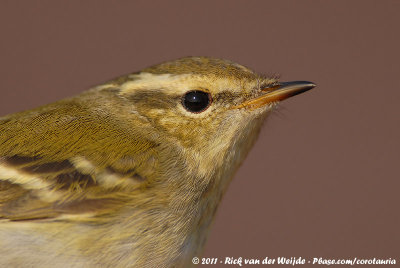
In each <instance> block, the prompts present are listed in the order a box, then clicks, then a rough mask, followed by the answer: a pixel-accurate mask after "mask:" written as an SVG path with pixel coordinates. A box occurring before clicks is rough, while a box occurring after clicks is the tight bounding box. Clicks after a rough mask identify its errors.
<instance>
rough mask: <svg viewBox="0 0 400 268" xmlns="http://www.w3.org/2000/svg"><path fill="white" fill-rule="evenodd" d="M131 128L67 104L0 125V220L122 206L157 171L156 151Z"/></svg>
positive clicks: (100, 113) (107, 115) (105, 115)
mask: <svg viewBox="0 0 400 268" xmlns="http://www.w3.org/2000/svg"><path fill="white" fill-rule="evenodd" d="M130 123H133V122H130ZM132 129H133V128H132V126H127V122H121V121H119V120H118V118H115V117H114V116H113V115H112V114H110V113H108V112H107V111H105V110H104V111H103V110H102V111H93V110H92V108H90V107H88V106H86V105H82V104H80V103H76V102H74V101H73V100H72V101H71V100H70V101H62V102H58V103H55V104H51V105H47V106H44V107H42V108H38V109H35V110H31V111H27V112H22V113H17V114H14V115H10V116H7V117H3V118H0V218H3V219H4V218H6V219H10V220H33V219H43V218H55V217H59V216H61V215H64V216H65V215H98V214H101V213H108V212H109V211H110V210H112V211H114V210H115V209H116V208H117V207H122V205H123V204H124V202H126V201H127V200H129V198H131V196H132V195H134V192H135V191H137V190H138V189H140V188H141V187H142V186H143V184H145V183H148V179H149V178H151V177H152V171H153V170H154V169H155V166H156V165H157V163H156V157H155V148H156V147H157V144H156V143H154V142H151V141H149V140H148V139H146V138H145V137H143V136H142V135H140V134H137V132H134V131H133V130H132Z"/></svg>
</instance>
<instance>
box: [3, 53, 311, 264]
mask: <svg viewBox="0 0 400 268" xmlns="http://www.w3.org/2000/svg"><path fill="white" fill-rule="evenodd" d="M314 86H315V85H314V84H313V83H311V82H305V81H297V82H279V81H278V80H277V79H276V78H273V77H265V76H262V75H259V74H257V73H255V72H253V71H251V70H250V69H248V68H246V67H244V66H241V65H239V64H236V63H233V62H231V61H227V60H222V59H214V58H208V57H186V58H181V59H177V60H174V61H169V62H165V63H161V64H158V65H155V66H153V67H149V68H146V69H143V70H142V71H140V72H136V73H131V74H128V75H125V76H121V77H119V78H116V79H114V80H111V81H108V82H106V83H104V84H101V85H99V86H96V87H93V88H91V89H89V90H88V91H85V92H83V93H81V94H79V95H77V96H75V97H72V98H67V99H64V100H61V101H58V102H55V103H52V104H48V105H45V106H42V107H39V108H36V109H32V110H28V111H24V112H19V113H15V114H11V115H8V116H4V117H2V118H0V266H1V267H189V266H191V265H192V258H193V257H195V256H201V251H202V248H203V246H204V244H205V241H206V237H207V234H208V232H209V229H210V224H211V223H212V221H213V218H214V216H215V213H216V210H217V207H218V204H219V203H220V200H221V198H222V196H223V194H224V193H225V191H226V189H227V186H228V184H229V182H230V181H231V179H232V177H233V175H234V173H235V171H236V170H237V169H238V167H239V165H240V163H242V161H243V160H244V158H245V157H246V155H247V154H248V152H249V150H250V149H251V147H252V146H253V144H254V142H255V140H256V138H257V136H258V134H259V131H260V128H261V126H262V123H263V121H264V119H265V118H266V116H267V115H268V114H270V112H271V111H272V110H273V109H274V108H275V107H276V106H277V104H278V103H279V102H280V101H282V100H284V99H286V98H288V97H291V96H294V95H296V94H299V93H302V92H305V91H307V90H309V89H311V88H313V87H314Z"/></svg>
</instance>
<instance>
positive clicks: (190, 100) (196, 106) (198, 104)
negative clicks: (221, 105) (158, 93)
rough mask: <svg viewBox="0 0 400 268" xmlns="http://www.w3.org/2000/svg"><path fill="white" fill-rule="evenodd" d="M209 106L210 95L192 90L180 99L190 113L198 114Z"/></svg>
mask: <svg viewBox="0 0 400 268" xmlns="http://www.w3.org/2000/svg"><path fill="white" fill-rule="evenodd" d="M210 104H211V95H210V94H209V93H207V92H204V91H199V90H194V91H189V92H187V93H186V94H185V95H184V96H183V99H182V105H183V107H185V109H186V110H188V111H189V112H192V113H200V112H202V111H204V110H205V109H207V108H208V106H210Z"/></svg>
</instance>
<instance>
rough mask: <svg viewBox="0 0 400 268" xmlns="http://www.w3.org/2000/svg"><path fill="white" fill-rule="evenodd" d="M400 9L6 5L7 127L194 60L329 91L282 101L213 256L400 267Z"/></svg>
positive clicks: (1, 27)
mask: <svg viewBox="0 0 400 268" xmlns="http://www.w3.org/2000/svg"><path fill="white" fill-rule="evenodd" d="M399 12H400V2H399V1H387V0H386V1H368V0H358V1H343V0H339V1H305V0H303V1H286V0H276V1H256V0H254V1H244V0H243V1H222V0H220V1H206V0H203V1H183V0H182V1H172V0H170V1H122V0H121V1H99V0H96V1H94V0H86V1H50V0H41V1H11V0H1V1H0V34H1V37H0V41H1V42H0V93H1V94H0V96H1V97H0V116H1V115H5V114H8V113H13V112H17V111H20V110H25V109H29V108H33V107H36V106H38V105H42V104H46V103H49V102H53V101H55V100H58V99H61V98H64V97H67V96H72V95H75V94H77V93H79V92H81V91H83V90H85V89H88V88H89V87H91V86H93V85H96V84H99V83H102V82H104V81H106V80H108V79H110V78H114V77H116V76H119V75H122V74H126V73H130V72H134V71H138V70H140V69H142V68H144V67H147V66H150V65H153V64H156V63H160V62H162V61H166V60H171V59H175V58H178V57H182V56H189V55H199V56H200V55H201V56H212V57H218V58H226V59H230V60H233V61H236V62H238V63H241V64H243V65H245V66H248V67H250V68H252V69H254V70H256V71H257V72H260V73H264V74H271V75H276V74H279V75H280V77H281V80H282V81H290V80H309V81H313V82H315V83H316V84H317V85H318V86H317V88H315V89H313V90H311V91H309V92H307V93H305V94H302V95H299V96H296V97H294V98H291V99H289V100H287V101H285V102H284V103H282V105H281V108H280V109H279V111H277V112H276V113H274V115H273V116H271V117H270V118H269V119H268V121H267V124H266V125H265V126H264V128H263V131H262V133H261V135H260V138H259V140H258V142H257V144H256V145H255V147H254V148H253V150H252V151H251V153H250V155H249V156H248V158H247V159H246V161H245V163H244V164H243V166H242V167H241V169H240V170H239V172H238V173H237V175H236V177H235V179H234V181H233V182H232V184H231V186H230V188H229V190H228V192H227V194H226V196H225V198H224V199H223V202H222V204H221V206H220V208H219V210H218V213H217V217H216V221H215V223H214V225H213V227H212V232H211V235H210V237H209V240H208V243H207V246H206V249H205V252H204V257H240V256H242V257H246V258H250V257H254V258H265V257H267V256H268V257H270V258H274V257H279V256H285V257H292V256H294V257H303V258H309V259H311V258H314V257H326V258H331V259H333V258H354V257H358V258H374V257H375V258H384V259H386V258H397V261H398V262H400V256H399V251H398V249H399V244H400V230H399V226H400V214H399V204H400V195H399V189H400V188H399V187H400V182H399V180H400V174H399V173H400V172H399V164H400V163H399V160H400V153H399V152H400V141H399V138H400V119H399V115H400V113H399V106H398V102H399V100H400V79H399V70H400V68H399V67H400V63H399V62H400V52H399V51H400V50H399V48H400V36H399V32H398V28H399V25H400V17H399Z"/></svg>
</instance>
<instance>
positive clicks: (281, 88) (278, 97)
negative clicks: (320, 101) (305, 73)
mask: <svg viewBox="0 0 400 268" xmlns="http://www.w3.org/2000/svg"><path fill="white" fill-rule="evenodd" d="M314 87H315V84H314V83H312V82H308V81H293V82H280V83H279V84H277V85H275V86H273V87H268V88H264V89H261V91H262V92H263V93H264V94H262V95H261V96H258V97H256V98H254V99H251V100H247V101H245V102H244V103H242V104H241V105H240V107H247V108H251V109H257V108H260V107H262V106H264V105H266V104H268V103H273V102H278V101H282V100H285V99H287V98H290V97H292V96H295V95H297V94H300V93H303V92H306V91H307V90H310V89H312V88H314ZM238 108H239V107H238Z"/></svg>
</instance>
